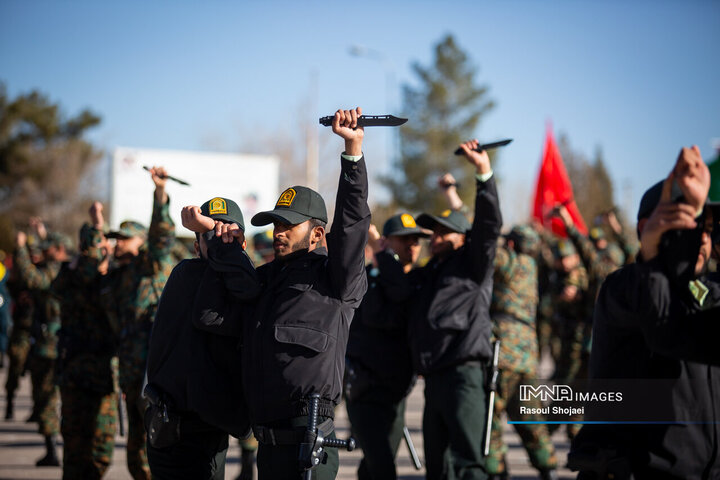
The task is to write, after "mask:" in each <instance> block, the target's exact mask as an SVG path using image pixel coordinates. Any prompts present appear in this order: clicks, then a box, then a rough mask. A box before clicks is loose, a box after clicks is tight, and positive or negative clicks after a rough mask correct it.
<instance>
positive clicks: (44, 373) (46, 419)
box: [28, 356, 60, 437]
mask: <svg viewBox="0 0 720 480" xmlns="http://www.w3.org/2000/svg"><path fill="white" fill-rule="evenodd" d="M28 369H29V370H30V378H31V379H32V396H33V413H34V414H35V415H36V416H37V419H38V432H39V433H40V434H41V435H44V436H46V437H47V436H50V435H57V434H58V433H59V432H60V417H59V415H58V407H59V403H60V391H59V389H58V387H57V385H55V359H52V358H42V357H37V356H31V357H30V358H29V359H28Z"/></svg>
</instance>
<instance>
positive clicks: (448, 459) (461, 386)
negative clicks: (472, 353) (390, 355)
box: [423, 364, 488, 480]
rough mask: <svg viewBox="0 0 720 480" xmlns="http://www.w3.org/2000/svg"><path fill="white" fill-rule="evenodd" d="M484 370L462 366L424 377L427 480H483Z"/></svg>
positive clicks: (485, 474)
mask: <svg viewBox="0 0 720 480" xmlns="http://www.w3.org/2000/svg"><path fill="white" fill-rule="evenodd" d="M483 378H484V375H483V369H482V367H480V366H479V365H475V364H464V365H458V366H454V367H449V368H446V369H444V370H442V371H439V372H435V373H432V374H429V375H426V376H425V411H424V412H423V441H424V444H425V463H426V467H427V479H428V480H439V479H458V480H485V479H486V478H487V476H488V474H487V469H486V466H485V458H484V457H483V451H482V450H483V436H484V435H485V425H486V424H487V404H486V400H485V386H484V382H483Z"/></svg>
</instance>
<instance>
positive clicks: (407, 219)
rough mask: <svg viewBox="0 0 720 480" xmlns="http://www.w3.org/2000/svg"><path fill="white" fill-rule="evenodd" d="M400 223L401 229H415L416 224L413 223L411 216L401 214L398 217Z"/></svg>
mask: <svg viewBox="0 0 720 480" xmlns="http://www.w3.org/2000/svg"><path fill="white" fill-rule="evenodd" d="M400 221H401V222H402V224H403V227H405V228H415V227H417V224H416V223H415V219H414V218H413V217H412V215H409V214H407V213H403V214H402V215H400Z"/></svg>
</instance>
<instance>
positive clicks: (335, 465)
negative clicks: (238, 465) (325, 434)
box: [257, 416, 340, 480]
mask: <svg viewBox="0 0 720 480" xmlns="http://www.w3.org/2000/svg"><path fill="white" fill-rule="evenodd" d="M324 420H325V418H324V417H320V420H319V421H320V422H322V421H324ZM307 421H308V417H307V416H302V417H295V418H292V419H288V420H284V421H281V422H275V423H273V424H272V425H264V426H265V427H269V428H279V429H284V428H287V429H292V428H298V427H304V426H306V425H307ZM329 438H336V437H335V432H333V433H332V434H331V435H329ZM325 451H326V452H327V454H328V458H327V462H326V463H325V464H321V465H319V466H318V467H316V468H314V469H313V470H312V479H313V480H334V478H335V477H336V476H337V472H338V469H339V468H340V458H339V455H338V451H337V449H335V448H328V449H326V450H325ZM299 454H300V445H299V444H297V445H268V444H263V443H258V451H257V469H258V480H303V479H304V476H303V472H301V471H300V468H299V463H298V456H299Z"/></svg>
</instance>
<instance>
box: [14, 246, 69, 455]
mask: <svg viewBox="0 0 720 480" xmlns="http://www.w3.org/2000/svg"><path fill="white" fill-rule="evenodd" d="M25 243H26V239H25V234H24V233H23V232H20V233H18V241H17V246H18V249H17V253H16V257H15V268H16V269H17V272H18V275H19V277H20V278H21V279H22V281H23V282H24V283H25V285H27V287H28V288H30V289H31V295H32V297H33V304H34V315H33V326H32V336H33V340H34V342H33V346H32V349H31V351H30V355H29V357H28V360H27V362H28V370H30V376H31V379H32V387H33V388H32V392H33V402H34V405H33V414H34V415H35V416H36V417H37V421H38V426H39V433H40V434H41V435H43V436H44V437H45V446H46V450H47V452H46V455H45V456H44V457H43V458H41V459H40V460H38V462H37V465H38V466H59V465H60V461H59V459H58V457H57V452H56V447H55V444H56V437H57V435H58V433H59V430H60V426H59V418H58V402H59V392H58V389H57V386H56V385H55V360H56V358H57V342H58V337H57V332H58V330H59V329H60V304H59V302H58V300H57V299H56V298H54V297H53V296H52V295H51V293H50V285H51V283H52V281H53V280H54V279H55V277H56V276H57V274H58V272H59V271H60V265H61V262H63V261H66V260H67V259H68V250H69V248H70V242H69V241H68V240H67V239H66V238H65V237H63V236H62V235H60V234H50V235H49V236H48V238H47V240H46V241H45V248H44V254H45V260H44V261H43V262H41V263H39V264H37V265H34V264H33V263H32V261H31V260H30V254H29V252H28V250H27V248H26V246H25Z"/></svg>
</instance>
